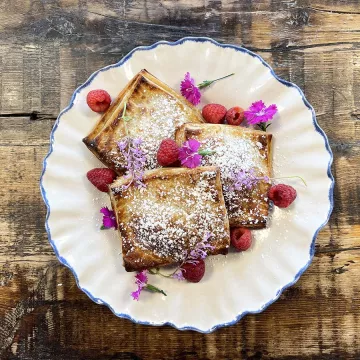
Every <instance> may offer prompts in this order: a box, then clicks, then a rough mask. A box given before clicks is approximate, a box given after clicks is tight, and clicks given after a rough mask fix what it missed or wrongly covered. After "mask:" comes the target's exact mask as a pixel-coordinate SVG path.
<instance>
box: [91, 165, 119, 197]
mask: <svg viewBox="0 0 360 360" xmlns="http://www.w3.org/2000/svg"><path fill="white" fill-rule="evenodd" d="M86 176H87V178H88V180H89V181H90V182H91V183H92V184H93V185H94V186H95V187H97V188H98V190H100V191H102V192H108V190H109V189H108V185H109V184H111V183H112V182H113V181H114V180H115V178H116V176H117V175H116V172H115V171H114V170H111V169H107V168H95V169H92V170H90V171H88V172H87V174H86Z"/></svg>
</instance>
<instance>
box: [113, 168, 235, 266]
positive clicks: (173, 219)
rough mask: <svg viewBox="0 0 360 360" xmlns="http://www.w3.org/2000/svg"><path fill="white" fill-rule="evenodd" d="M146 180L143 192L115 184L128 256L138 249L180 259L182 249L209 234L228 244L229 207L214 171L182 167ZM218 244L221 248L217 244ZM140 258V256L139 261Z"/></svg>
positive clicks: (120, 226) (124, 243) (218, 242)
mask: <svg viewBox="0 0 360 360" xmlns="http://www.w3.org/2000/svg"><path fill="white" fill-rule="evenodd" d="M164 171H165V175H163V176H159V177H155V178H153V179H150V180H148V181H145V182H146V185H147V188H146V189H145V190H144V191H143V192H140V191H139V189H137V188H135V187H133V186H131V187H129V188H128V189H126V190H123V189H121V188H115V189H114V190H113V192H115V193H117V195H115V196H116V200H117V204H118V206H119V207H118V209H119V208H121V209H122V210H121V211H122V213H121V215H120V216H119V229H120V233H121V235H122V239H123V250H124V249H126V252H125V253H124V254H123V256H124V258H126V256H129V255H130V254H131V253H132V252H133V251H134V250H135V249H136V248H140V249H142V250H144V251H151V253H153V254H155V255H157V256H159V257H160V258H162V259H164V260H166V261H167V262H171V263H174V262H180V261H182V260H183V259H184V250H188V249H189V248H193V247H194V246H195V245H196V244H197V243H198V242H200V241H202V240H203V238H204V235H205V234H206V233H208V232H211V233H212V234H214V236H213V237H212V238H211V239H210V242H212V244H213V245H214V246H217V248H218V249H219V247H220V248H222V249H224V248H226V247H227V246H228V243H229V234H228V226H227V218H226V210H225V207H224V206H223V205H222V204H221V202H220V196H219V195H220V194H219V190H218V188H217V181H216V176H217V172H216V170H211V171H210V170H206V171H199V169H196V171H193V170H187V169H183V170H179V171H180V174H179V175H176V176H172V177H169V176H168V175H166V170H159V173H160V174H163V173H164ZM219 245H220V246H219ZM139 261H141V260H139Z"/></svg>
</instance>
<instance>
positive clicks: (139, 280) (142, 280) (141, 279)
mask: <svg viewBox="0 0 360 360" xmlns="http://www.w3.org/2000/svg"><path fill="white" fill-rule="evenodd" d="M135 284H136V285H137V289H136V290H135V291H133V292H132V293H131V296H132V298H133V299H134V300H137V301H139V297H140V294H141V292H142V291H143V290H144V289H147V290H149V291H151V292H157V293H161V294H163V295H165V296H167V295H166V293H165V292H164V291H163V290H161V289H159V288H158V287H156V286H154V285H151V284H148V276H147V270H143V271H141V272H139V273H137V274H136V275H135Z"/></svg>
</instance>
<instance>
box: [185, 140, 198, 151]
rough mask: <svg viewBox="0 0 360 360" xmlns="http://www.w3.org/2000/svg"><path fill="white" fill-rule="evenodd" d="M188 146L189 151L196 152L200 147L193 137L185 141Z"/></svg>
mask: <svg viewBox="0 0 360 360" xmlns="http://www.w3.org/2000/svg"><path fill="white" fill-rule="evenodd" d="M187 144H188V147H189V149H190V150H191V151H193V152H197V151H198V150H199V148H200V143H199V142H198V141H197V140H195V139H189V140H188V141H187Z"/></svg>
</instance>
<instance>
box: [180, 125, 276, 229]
mask: <svg viewBox="0 0 360 360" xmlns="http://www.w3.org/2000/svg"><path fill="white" fill-rule="evenodd" d="M188 139H196V140H198V141H199V142H200V143H201V144H202V145H201V147H202V148H203V149H209V150H214V151H215V153H214V154H212V155H208V156H204V157H203V158H202V163H201V165H202V166H218V167H219V168H220V170H221V180H222V184H223V193H224V198H225V204H226V208H227V210H228V215H229V222H230V226H242V227H249V228H263V227H265V226H266V221H267V216H268V211H269V201H268V198H267V193H268V190H269V188H270V184H269V181H266V180H265V179H266V177H270V176H271V139H272V135H271V134H269V133H266V132H263V131H257V130H252V129H248V128H245V127H240V126H230V125H217V124H216V125H215V124H184V125H183V126H182V127H181V128H180V129H178V131H177V132H176V141H177V142H178V144H182V143H183V142H184V141H186V140H188ZM241 171H245V173H246V174H247V176H248V177H250V178H251V176H252V177H254V178H264V177H265V179H264V180H257V179H255V181H254V184H253V186H252V187H251V188H250V189H248V188H247V186H245V185H244V186H240V188H238V189H236V188H235V187H234V185H235V183H236V181H235V179H236V178H237V175H238V176H239V175H241Z"/></svg>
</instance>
